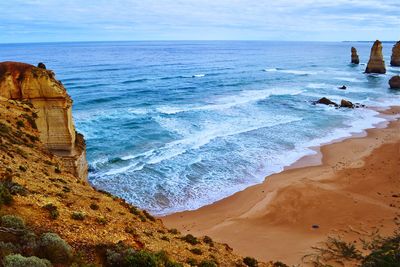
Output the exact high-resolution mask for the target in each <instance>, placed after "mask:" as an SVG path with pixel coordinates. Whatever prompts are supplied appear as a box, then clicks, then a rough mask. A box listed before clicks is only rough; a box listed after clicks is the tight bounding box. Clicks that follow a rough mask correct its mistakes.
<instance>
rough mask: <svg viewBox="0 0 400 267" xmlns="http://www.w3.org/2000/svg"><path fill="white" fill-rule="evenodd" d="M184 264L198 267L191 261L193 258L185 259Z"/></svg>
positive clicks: (195, 262) (194, 261)
mask: <svg viewBox="0 0 400 267" xmlns="http://www.w3.org/2000/svg"><path fill="white" fill-rule="evenodd" d="M186 263H187V264H189V265H190V266H197V265H198V264H197V260H196V259H193V258H190V259H187V260H186Z"/></svg>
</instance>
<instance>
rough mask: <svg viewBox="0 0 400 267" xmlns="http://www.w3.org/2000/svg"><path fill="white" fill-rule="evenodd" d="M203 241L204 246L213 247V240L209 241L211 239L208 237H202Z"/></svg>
mask: <svg viewBox="0 0 400 267" xmlns="http://www.w3.org/2000/svg"><path fill="white" fill-rule="evenodd" d="M203 241H204V243H206V244H208V245H209V246H211V247H212V246H214V242H213V240H212V239H211V237H209V236H205V237H203Z"/></svg>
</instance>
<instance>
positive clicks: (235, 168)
mask: <svg viewBox="0 0 400 267" xmlns="http://www.w3.org/2000/svg"><path fill="white" fill-rule="evenodd" d="M371 45H372V43H318V42H304V43H300V42H234V41H226V42H217V41H215V42H189V41H188V42H184V41H181V42H93V43H42V44H3V45H0V61H6V60H11V61H23V62H27V63H31V64H35V65H36V64H37V63H38V62H44V63H45V64H46V65H47V67H48V68H49V69H52V70H54V72H55V73H56V75H57V78H58V79H59V80H61V81H62V82H63V84H64V86H65V87H66V88H67V90H68V93H69V94H70V95H71V96H72V98H73V100H74V105H73V115H74V119H75V123H76V127H77V130H78V131H80V132H82V133H83V134H84V135H85V138H86V142H87V157H88V161H89V164H90V172H89V181H90V183H91V184H92V185H93V186H95V187H96V188H99V189H102V190H106V191H108V192H110V193H112V194H114V195H117V196H120V197H122V198H124V199H126V200H127V201H128V202H130V203H133V204H135V205H137V206H139V207H141V208H145V209H147V210H149V211H150V212H152V213H153V214H157V215H163V214H168V213H172V212H177V211H182V210H191V209H196V208H199V207H201V206H203V205H206V204H210V203H212V202H214V201H217V200H219V199H222V198H224V197H226V196H229V195H231V194H233V193H235V192H237V191H239V190H242V189H244V188H246V187H248V186H250V185H254V184H256V183H260V182H262V181H263V180H264V178H265V176H268V175H270V174H272V173H276V172H279V171H281V170H282V169H283V168H284V167H285V166H288V165H290V164H292V163H294V162H295V161H296V160H298V159H299V158H301V157H302V156H305V155H311V154H313V153H315V152H314V151H313V150H311V149H310V147H312V146H317V145H320V144H323V143H327V142H329V141H332V140H334V139H337V138H343V137H348V136H351V134H353V133H359V132H362V131H363V130H364V129H367V128H371V127H373V126H374V125H376V124H377V123H380V122H383V121H384V119H382V118H379V117H377V114H378V113H377V112H376V111H373V110H371V109H367V108H360V109H346V108H341V109H335V108H333V107H328V106H322V105H313V104H312V102H313V101H315V100H318V99H319V98H321V97H327V98H330V99H331V100H333V101H336V102H340V100H341V99H342V98H344V99H347V100H350V101H353V102H359V103H362V104H365V105H367V106H369V107H380V108H385V107H388V106H390V105H399V104H400V93H399V92H396V91H395V90H390V89H389V88H388V80H389V78H390V77H391V76H393V75H395V74H399V73H400V68H394V67H390V66H387V69H388V72H387V74H386V75H366V74H364V73H363V72H364V70H365V67H366V65H365V64H366V63H367V61H368V57H369V52H370V47H371ZM392 45H393V44H391V43H385V44H384V55H385V60H386V63H387V64H388V62H390V58H389V57H390V53H391V47H392ZM351 46H355V47H357V49H358V52H359V55H360V59H361V64H360V65H351V64H349V61H350V48H351ZM342 85H346V86H347V90H339V89H338V87H340V86H342Z"/></svg>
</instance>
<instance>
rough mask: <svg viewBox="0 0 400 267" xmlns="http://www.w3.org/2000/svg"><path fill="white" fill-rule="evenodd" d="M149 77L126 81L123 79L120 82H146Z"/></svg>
mask: <svg viewBox="0 0 400 267" xmlns="http://www.w3.org/2000/svg"><path fill="white" fill-rule="evenodd" d="M149 80H150V79H147V78H142V79H134V80H127V81H123V82H121V83H122V84H131V83H141V82H147V81H149Z"/></svg>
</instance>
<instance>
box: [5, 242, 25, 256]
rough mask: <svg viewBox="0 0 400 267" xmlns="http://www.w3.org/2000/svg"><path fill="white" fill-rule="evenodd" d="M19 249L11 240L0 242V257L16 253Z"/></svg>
mask: <svg viewBox="0 0 400 267" xmlns="http://www.w3.org/2000/svg"><path fill="white" fill-rule="evenodd" d="M19 250H20V248H19V247H17V244H13V243H11V242H0V258H4V257H5V256H7V255H10V254H15V253H18V252H19Z"/></svg>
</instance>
